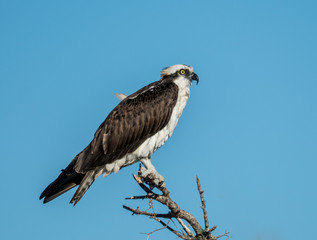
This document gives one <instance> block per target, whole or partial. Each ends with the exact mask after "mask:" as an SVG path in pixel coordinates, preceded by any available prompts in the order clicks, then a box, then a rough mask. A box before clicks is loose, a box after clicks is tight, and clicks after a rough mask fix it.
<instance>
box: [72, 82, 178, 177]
mask: <svg viewBox="0 0 317 240" xmlns="http://www.w3.org/2000/svg"><path fill="white" fill-rule="evenodd" d="M177 94H178V87H177V85H176V84H174V83H173V82H172V81H165V82H162V81H158V82H155V83H152V84H150V85H148V86H146V87H144V88H142V89H140V90H139V91H137V92H136V93H134V94H132V95H130V96H128V97H127V98H126V99H124V100H123V101H121V102H120V103H119V104H118V105H117V106H116V107H115V108H114V109H113V110H112V111H111V112H110V114H109V115H108V117H107V118H106V120H105V121H104V122H103V123H102V124H101V125H100V127H99V128H98V130H97V131H96V133H95V136H94V139H93V140H92V141H91V143H90V144H89V145H88V146H87V147H86V148H85V149H84V150H83V151H82V152H81V153H80V154H79V156H78V160H77V163H76V166H75V170H76V172H79V173H86V172H87V171H89V170H93V169H95V168H96V167H98V166H103V165H104V164H106V163H111V162H113V161H114V160H116V159H120V158H122V157H123V156H124V155H125V154H127V153H131V152H133V151H134V150H136V149H137V148H138V147H139V146H140V145H141V144H142V143H143V142H144V141H145V140H146V139H147V138H149V137H151V136H152V135H154V134H155V133H156V132H158V131H159V130H161V129H162V128H164V126H165V125H166V124H167V123H168V121H169V119H170V117H171V114H172V111H173V108H174V106H175V104H176V101H177Z"/></svg>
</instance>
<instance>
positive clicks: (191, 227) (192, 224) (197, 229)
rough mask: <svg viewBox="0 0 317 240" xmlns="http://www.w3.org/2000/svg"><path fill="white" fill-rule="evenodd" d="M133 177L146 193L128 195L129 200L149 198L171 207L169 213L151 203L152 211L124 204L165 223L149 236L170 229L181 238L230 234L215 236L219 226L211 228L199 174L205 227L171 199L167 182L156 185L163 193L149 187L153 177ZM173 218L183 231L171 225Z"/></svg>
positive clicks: (210, 238) (208, 238)
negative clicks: (161, 211)
mask: <svg viewBox="0 0 317 240" xmlns="http://www.w3.org/2000/svg"><path fill="white" fill-rule="evenodd" d="M133 177H134V180H135V181H136V182H137V183H138V184H139V186H140V187H141V188H142V190H143V191H144V192H145V193H146V195H142V196H133V197H128V198H126V199H127V200H138V199H149V200H150V201H151V202H150V204H152V202H153V201H156V202H159V203H161V204H162V205H165V206H166V207H167V208H168V209H169V212H168V213H155V212H154V208H153V206H152V205H151V206H152V207H150V209H152V212H149V209H148V210H146V211H142V210H140V209H139V207H137V208H131V207H128V206H125V205H124V206H123V208H124V209H126V210H128V211H130V212H132V214H133V215H134V214H136V215H144V216H148V217H150V218H152V219H154V220H156V221H157V222H159V223H160V224H161V225H163V228H160V229H157V230H154V231H152V232H151V233H147V235H148V236H149V235H150V234H152V233H154V232H156V231H158V230H162V229H168V230H169V231H171V232H172V233H174V234H175V235H176V236H177V237H179V238H181V239H185V240H217V239H219V238H221V237H228V234H229V233H228V232H226V233H224V234H221V235H218V236H214V235H213V234H212V232H213V231H214V230H215V229H216V227H217V226H214V227H212V228H210V229H209V221H208V215H207V209H206V201H205V199H204V195H203V193H204V191H203V190H202V189H201V185H200V181H199V178H198V176H197V177H196V181H197V188H198V192H199V195H200V200H201V204H202V206H201V208H202V210H203V214H204V224H205V227H204V229H203V228H202V227H201V225H200V224H199V222H198V221H197V219H196V218H195V217H194V216H193V215H192V214H191V213H189V212H187V211H185V210H183V209H181V208H180V207H179V205H178V204H177V203H176V202H174V201H173V200H172V199H171V197H170V194H169V191H168V190H167V189H166V187H165V186H166V185H165V183H164V184H162V185H161V186H160V187H156V189H158V190H159V191H161V194H157V193H155V192H153V191H152V189H150V188H149V187H147V185H149V186H153V181H152V182H151V179H143V178H142V177H141V176H140V174H139V176H136V175H133ZM146 184H147V185H146ZM160 218H163V219H169V221H168V222H167V223H165V222H163V221H162V220H161V219H160ZM173 218H175V219H176V220H177V222H178V223H179V224H180V226H181V227H182V229H183V230H184V231H181V230H178V229H177V230H175V229H173V228H172V227H170V226H169V223H170V221H171V220H172V219H173ZM185 222H187V223H188V225H186V224H185ZM175 226H176V225H175Z"/></svg>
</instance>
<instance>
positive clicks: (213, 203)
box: [0, 0, 317, 240]
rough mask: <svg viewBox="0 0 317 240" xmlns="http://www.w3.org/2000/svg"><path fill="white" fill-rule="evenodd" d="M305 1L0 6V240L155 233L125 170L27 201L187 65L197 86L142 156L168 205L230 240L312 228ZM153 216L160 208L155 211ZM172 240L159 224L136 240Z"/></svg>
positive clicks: (311, 92)
mask: <svg viewBox="0 0 317 240" xmlns="http://www.w3.org/2000/svg"><path fill="white" fill-rule="evenodd" d="M316 9H317V2H316V1H312V0H311V1H309V0H303V1H292V0H288V1H286V0H285V1H282V0H274V1H273V0H267V1H251V0H239V1H237V0H222V1H220V0H212V1H210V0H209V1H193V0H192V1H188V0H182V1H179V0H173V1H164V0H163V1H149V0H147V1H145V0H144V1H32V0H30V1H15V0H12V1H0V31H1V37H0V52H1V54H0V104H1V118H0V123H1V124H0V126H1V135H0V143H1V144H0V148H1V163H2V164H1V165H2V168H1V169H2V173H1V176H0V178H1V179H0V187H1V198H0V203H1V204H0V212H1V216H0V226H1V231H0V238H1V239H22V238H23V239H34V240H37V239H43V238H45V239H47V240H50V239H52V240H53V239H54V240H55V239H69V238H72V239H78V240H80V239H144V240H145V239H146V237H147V236H146V235H143V234H140V233H141V232H151V231H152V230H154V229H156V228H159V227H160V226H159V225H157V224H156V223H155V222H151V221H149V220H148V219H146V218H145V217H141V216H131V215H130V213H128V212H127V211H125V210H124V209H123V208H122V205H123V204H130V205H131V206H137V205H140V206H142V207H143V208H146V207H147V204H146V202H140V203H137V202H126V201H125V200H124V197H127V196H131V195H137V194H141V190H140V189H139V188H138V186H137V185H136V184H135V182H133V180H132V177H131V174H132V173H135V172H136V171H137V168H138V166H137V165H134V166H131V167H129V168H126V169H124V170H122V171H120V172H119V173H118V174H116V175H111V176H109V177H107V178H106V179H103V178H100V179H98V180H96V182H95V183H94V184H93V186H92V187H91V188H90V189H89V190H88V192H87V194H86V195H85V196H84V198H83V199H82V200H81V201H80V202H79V204H78V205H77V206H76V207H75V208H73V207H72V206H71V205H69V204H68V202H69V200H70V199H71V197H72V195H73V193H74V191H70V192H68V193H66V194H64V195H63V196H61V197H60V198H58V199H56V200H55V201H53V202H50V203H49V204H46V205H43V204H42V203H41V202H40V201H39V200H38V197H39V195H40V193H41V191H42V190H43V189H44V188H45V187H46V186H47V185H48V184H49V183H50V182H51V181H52V180H54V179H55V178H56V177H57V175H58V174H59V171H60V169H62V168H65V167H66V166H67V164H68V163H69V162H70V160H71V159H72V158H73V157H74V156H75V155H76V154H77V153H78V152H79V151H81V150H82V149H83V148H84V147H85V146H86V145H87V144H88V143H89V141H90V140H91V139H92V137H93V134H94V132H95V130H96V129H97V127H98V126H99V124H100V123H101V122H102V121H103V120H104V119H105V117H106V116H107V114H108V113H109V112H110V111H111V109H112V108H113V107H114V106H116V104H117V103H118V100H117V99H116V98H115V96H114V93H116V92H122V93H126V94H130V93H133V92H134V91H136V90H138V89H139V88H141V87H143V86H144V85H146V84H148V83H151V82H153V81H156V80H158V79H159V72H160V70H161V69H162V68H164V67H166V66H169V65H173V64H176V63H185V64H188V65H192V66H193V67H194V68H195V71H196V73H197V74H198V75H199V77H200V83H199V85H198V86H196V85H193V86H192V88H191V97H190V99H189V102H188V105H187V107H186V108H185V110H184V113H183V115H182V118H181V119H180V122H179V124H178V126H177V128H176V130H175V132H174V135H173V136H172V138H171V139H169V140H168V142H167V143H166V144H165V145H164V146H163V147H162V148H161V149H159V150H158V151H157V152H156V153H155V154H154V155H153V162H154V165H155V166H156V168H157V169H158V171H159V172H160V173H161V174H162V175H163V176H164V177H165V179H166V183H167V186H168V188H169V189H170V191H171V192H172V197H173V199H174V200H175V201H176V202H178V203H179V204H180V206H181V207H182V208H184V209H186V210H188V211H190V212H192V213H193V214H194V215H195V216H196V217H197V218H198V219H199V220H200V221H202V214H201V209H200V208H199V205H200V202H199V196H198V194H197V191H196V186H195V176H196V174H197V175H199V177H200V179H201V183H202V186H203V188H204V190H205V198H206V200H207V210H208V213H209V218H210V222H211V224H213V225H215V224H216V225H218V229H217V231H216V233H215V234H221V233H223V232H224V231H225V230H226V229H227V230H228V231H230V232H231V236H232V239H236V240H298V239H313V238H314V237H315V236H316V235H317V207H316V203H317V190H316V180H317V179H316V167H317V164H316V157H317V150H316V149H317V147H316V146H317V137H316V136H317V127H316V122H317V107H316V104H317V94H316V91H317V44H316V43H317V15H316ZM157 209H161V208H160V207H157ZM150 239H151V240H155V239H174V236H173V235H172V234H171V233H169V232H167V231H160V232H157V233H155V234H153V235H151V237H150Z"/></svg>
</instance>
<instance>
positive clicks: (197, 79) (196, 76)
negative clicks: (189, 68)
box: [190, 73, 199, 85]
mask: <svg viewBox="0 0 317 240" xmlns="http://www.w3.org/2000/svg"><path fill="white" fill-rule="evenodd" d="M190 79H191V80H192V81H193V80H195V81H196V82H197V83H196V85H197V84H198V82H199V77H198V75H197V74H196V73H193V74H192V75H191V76H190Z"/></svg>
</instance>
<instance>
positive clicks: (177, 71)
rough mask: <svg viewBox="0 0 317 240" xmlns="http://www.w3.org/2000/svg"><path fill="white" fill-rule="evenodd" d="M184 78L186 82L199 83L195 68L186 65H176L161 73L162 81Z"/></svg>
mask: <svg viewBox="0 0 317 240" xmlns="http://www.w3.org/2000/svg"><path fill="white" fill-rule="evenodd" d="M179 78H184V80H189V81H190V82H192V81H196V82H197V84H198V82H199V78H198V76H197V74H196V73H195V72H194V69H193V67H191V66H188V65H185V64H176V65H173V66H170V67H167V68H164V69H163V70H162V71H161V80H164V79H179Z"/></svg>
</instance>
